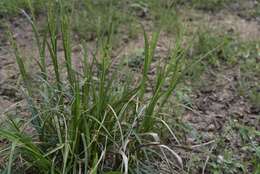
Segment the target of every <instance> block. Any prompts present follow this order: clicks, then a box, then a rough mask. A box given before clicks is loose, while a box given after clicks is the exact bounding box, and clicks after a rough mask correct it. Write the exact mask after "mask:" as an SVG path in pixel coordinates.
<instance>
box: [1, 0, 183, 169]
mask: <svg viewBox="0 0 260 174" xmlns="http://www.w3.org/2000/svg"><path fill="white" fill-rule="evenodd" d="M28 3H30V1H28ZM46 6H47V9H48V10H47V19H46V24H47V25H46V28H45V30H44V31H43V33H40V32H39V29H38V28H37V24H36V19H35V17H34V16H33V13H32V15H31V16H30V15H28V14H27V13H26V12H24V11H23V14H24V15H25V17H26V18H27V19H28V21H29V22H30V24H31V26H32V28H33V31H34V34H35V35H34V36H35V40H36V43H37V47H38V53H39V56H38V58H36V62H37V65H38V66H39V70H40V73H39V74H40V75H39V76H37V77H33V76H32V75H30V74H32V73H30V70H29V69H26V68H25V66H24V62H23V58H22V55H21V53H20V50H19V48H18V46H17V44H16V42H15V40H13V39H12V37H11V33H10V40H11V43H12V46H13V48H14V53H15V57H16V60H17V64H18V67H19V70H20V74H21V76H22V79H23V82H24V87H25V89H26V90H25V98H26V99H27V102H28V109H29V110H28V111H29V112H30V114H31V118H30V119H29V120H28V121H27V122H25V123H24V124H22V125H21V124H20V123H17V122H16V121H14V120H12V119H10V118H9V119H7V122H8V123H9V125H10V126H9V127H12V128H11V129H7V128H0V137H1V139H6V140H8V142H10V143H11V146H10V147H7V148H5V149H3V150H1V151H0V155H1V156H3V158H4V159H6V161H7V163H6V169H5V172H6V173H8V174H10V173H13V172H14V171H15V166H16V164H17V163H19V161H21V160H22V161H23V162H22V169H23V170H25V172H30V171H34V172H36V173H46V174H47V173H50V174H76V173H84V174H96V173H107V174H108V173H110V174H112V173H114V174H117V173H118V174H119V173H125V174H127V173H151V170H152V169H151V166H152V162H153V160H158V159H159V160H160V159H161V160H166V161H167V163H168V164H170V162H169V159H168V157H167V155H165V151H168V152H170V153H168V154H171V155H172V156H173V157H174V159H175V161H174V162H173V164H174V165H176V166H177V168H179V170H182V168H183V164H182V160H181V158H180V157H179V156H178V154H177V153H176V152H174V151H173V150H171V149H170V148H169V147H168V146H166V145H163V144H162V142H160V138H159V134H160V133H161V132H162V131H166V130H168V131H169V132H170V133H172V132H173V131H172V130H171V128H170V126H169V125H168V123H167V120H163V119H162V118H160V112H161V111H162V108H164V107H165V106H166V103H167V101H168V99H169V98H170V96H171V95H172V94H173V91H174V90H175V88H176V86H177V84H178V83H180V81H181V79H182V77H183V76H184V75H185V72H186V71H187V68H186V64H185V61H182V60H183V59H184V57H185V49H183V48H182V45H181V38H182V37H181V36H180V37H178V39H177V42H176V44H175V47H174V48H173V50H172V54H171V55H170V58H169V59H168V60H167V62H165V63H164V64H163V65H161V66H158V68H157V73H156V75H155V76H154V77H153V78H154V79H155V80H154V82H155V84H154V87H153V91H152V94H150V95H148V96H147V95H146V89H147V86H148V85H149V83H148V81H150V78H151V77H149V75H148V74H149V71H150V67H151V62H152V59H153V57H154V53H155V51H156V45H157V41H158V38H159V35H160V30H157V31H156V32H154V33H153V34H152V37H151V40H150V41H149V39H148V38H149V37H148V34H147V33H146V32H145V30H144V41H145V42H144V53H145V58H144V65H143V73H142V75H141V77H140V78H139V80H138V81H137V82H136V81H134V80H131V78H130V77H131V75H129V76H128V78H129V79H130V80H129V79H121V78H119V75H118V71H119V68H120V67H119V68H118V69H117V68H112V56H111V53H112V50H113V49H112V44H111V40H112V39H113V37H112V36H113V21H112V18H113V17H111V20H110V21H109V22H110V23H109V25H108V26H109V28H108V29H107V31H109V32H108V33H109V34H107V33H106V34H103V33H98V34H97V36H99V38H98V42H97V47H96V51H95V53H93V54H90V53H89V52H88V49H87V43H86V42H84V41H82V42H81V48H82V49H81V51H82V69H80V70H79V69H75V68H74V66H73V61H72V60H73V56H72V29H71V20H72V19H71V16H70V14H71V13H70V12H69V11H68V10H67V9H66V8H65V7H64V4H63V0H58V1H48V3H47V5H46ZM29 7H30V8H31V11H33V7H32V6H31V5H29ZM59 36H61V37H59ZM59 41H61V43H62V45H61V46H62V47H63V49H62V50H63V56H61V55H60V54H58V52H59V50H58V46H59V45H58V43H59ZM49 58H50V60H51V66H52V71H48V70H47V69H48V68H49V67H47V63H46V62H47V59H49ZM62 63H64V64H65V70H66V74H64V73H62V72H63V71H62V70H63V67H62ZM33 79H34V80H33ZM133 84H135V85H133ZM161 125H165V126H164V130H162V129H163V128H162V126H161ZM26 127H32V128H33V133H28V132H26V129H25V128H26ZM7 152H10V153H9V155H7V154H8V153H7ZM19 159H20V160H19ZM153 170H155V169H153Z"/></svg>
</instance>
